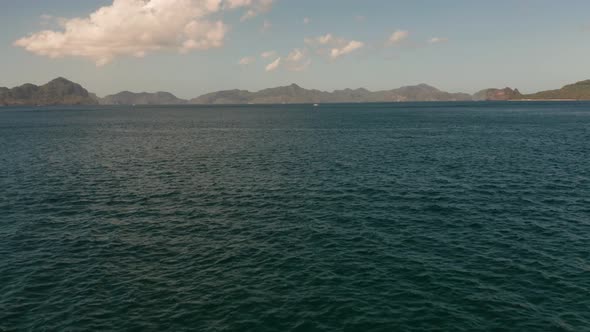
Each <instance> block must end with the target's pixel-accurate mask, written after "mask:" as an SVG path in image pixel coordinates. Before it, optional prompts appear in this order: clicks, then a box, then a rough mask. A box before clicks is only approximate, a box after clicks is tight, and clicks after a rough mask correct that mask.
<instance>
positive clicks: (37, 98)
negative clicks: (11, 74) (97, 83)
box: [0, 77, 98, 106]
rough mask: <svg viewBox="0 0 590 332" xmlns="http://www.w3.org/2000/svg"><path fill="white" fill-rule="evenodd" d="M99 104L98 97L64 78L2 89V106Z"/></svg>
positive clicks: (0, 95)
mask: <svg viewBox="0 0 590 332" xmlns="http://www.w3.org/2000/svg"><path fill="white" fill-rule="evenodd" d="M97 104H98V100H97V98H96V96H94V95H92V94H91V93H89V92H88V90H86V89H84V88H83V87H82V86H81V85H80V84H76V83H74V82H71V81H68V80H66V79H65V78H62V77H59V78H56V79H54V80H53V81H51V82H49V83H47V84H45V85H41V86H37V85H34V84H30V83H28V84H24V85H21V86H18V87H15V88H12V89H9V88H2V87H0V106H9V105H97Z"/></svg>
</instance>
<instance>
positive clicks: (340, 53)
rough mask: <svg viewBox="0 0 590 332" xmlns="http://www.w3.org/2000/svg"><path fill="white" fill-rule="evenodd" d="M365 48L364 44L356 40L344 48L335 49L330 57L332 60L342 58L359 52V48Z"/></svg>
mask: <svg viewBox="0 0 590 332" xmlns="http://www.w3.org/2000/svg"><path fill="white" fill-rule="evenodd" d="M363 46H365V45H364V44H363V43H362V42H359V41H356V40H351V41H349V42H348V43H347V44H346V45H344V46H343V47H340V48H333V49H332V50H331V51H330V56H331V57H332V58H334V59H335V58H338V57H340V56H343V55H346V54H349V53H352V52H354V51H356V50H358V49H359V48H361V47H363Z"/></svg>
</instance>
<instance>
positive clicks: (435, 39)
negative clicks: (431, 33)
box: [428, 37, 449, 44]
mask: <svg viewBox="0 0 590 332" xmlns="http://www.w3.org/2000/svg"><path fill="white" fill-rule="evenodd" d="M448 41H449V39H448V38H441V37H432V38H430V39H429V40H428V43H429V44H439V43H446V42H448Z"/></svg>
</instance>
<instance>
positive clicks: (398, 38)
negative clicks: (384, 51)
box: [387, 30, 410, 45]
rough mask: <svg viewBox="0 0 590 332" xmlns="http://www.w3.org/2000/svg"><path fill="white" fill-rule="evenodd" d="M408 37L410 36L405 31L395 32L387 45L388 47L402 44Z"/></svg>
mask: <svg viewBox="0 0 590 332" xmlns="http://www.w3.org/2000/svg"><path fill="white" fill-rule="evenodd" d="M409 35H410V33H409V32H408V31H406V30H396V31H394V32H393V33H392V34H391V36H390V37H389V40H388V41H387V43H388V44H389V45H395V44H399V43H401V42H403V41H404V40H406V39H408V36H409Z"/></svg>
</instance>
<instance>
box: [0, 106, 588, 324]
mask: <svg viewBox="0 0 590 332" xmlns="http://www.w3.org/2000/svg"><path fill="white" fill-rule="evenodd" d="M115 330H116V331H205V332H208V331H256V332H265V331H590V103H588V102H481V103H478V102H457V103H455V102H446V103H394V104H338V105H324V104H322V105H317V106H316V107H314V105H268V106H260V105H248V106H136V107H131V106H113V107H105V106H101V107H98V106H97V107H17V108H10V107H4V108H0V331H115Z"/></svg>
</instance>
